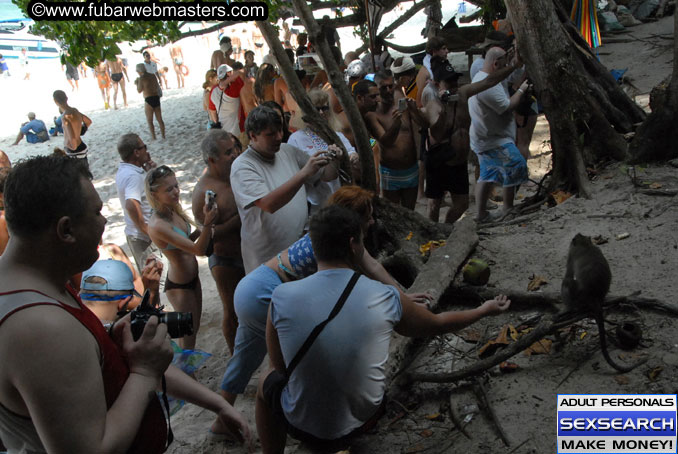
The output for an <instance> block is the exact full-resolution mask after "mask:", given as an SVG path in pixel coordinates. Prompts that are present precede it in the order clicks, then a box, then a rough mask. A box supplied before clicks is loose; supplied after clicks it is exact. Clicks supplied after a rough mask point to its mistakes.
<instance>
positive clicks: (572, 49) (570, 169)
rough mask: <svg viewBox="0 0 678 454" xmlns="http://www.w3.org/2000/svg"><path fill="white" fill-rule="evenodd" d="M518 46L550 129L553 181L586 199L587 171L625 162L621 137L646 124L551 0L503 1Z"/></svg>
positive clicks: (551, 185) (623, 144)
mask: <svg viewBox="0 0 678 454" xmlns="http://www.w3.org/2000/svg"><path fill="white" fill-rule="evenodd" d="M506 6H507V8H508V10H509V11H510V13H511V20H512V22H513V30H514V31H515V34H516V44H517V46H518V49H519V51H520V55H521V57H522V58H523V60H524V61H525V64H526V67H527V72H528V74H529V75H530V79H531V80H532V82H533V83H534V86H535V89H536V92H537V95H538V97H539V99H540V100H541V103H542V106H543V109H544V112H545V114H546V118H547V120H548V121H549V125H550V129H551V147H552V150H553V178H552V179H551V181H550V183H549V189H555V188H557V187H562V188H565V189H568V190H572V191H575V192H578V193H579V194H580V195H582V196H585V197H588V196H590V187H589V181H588V175H587V173H586V167H587V166H592V165H593V164H595V162H596V161H598V160H600V159H601V158H604V157H612V158H614V159H617V160H622V159H625V158H626V156H627V146H626V142H625V141H624V139H623V136H622V134H623V133H626V132H630V131H631V130H632V128H633V124H634V123H636V122H637V121H641V120H642V119H643V118H644V114H643V112H642V110H641V109H640V108H639V107H638V106H635V104H634V103H633V101H632V100H630V99H629V98H628V96H626V94H624V92H623V91H621V89H620V88H619V87H618V86H617V85H616V83H614V79H613V78H612V76H611V75H610V74H609V72H608V70H607V69H606V68H605V67H604V66H603V65H602V64H600V63H599V62H598V61H597V60H596V58H595V56H594V55H593V53H592V52H591V50H590V48H589V47H588V44H586V43H585V41H584V40H583V39H582V38H581V36H580V35H579V33H578V32H577V31H576V27H575V26H574V24H572V22H571V21H570V20H569V17H568V16H567V13H565V12H564V10H563V9H562V6H561V5H560V4H558V3H554V0H530V1H521V0H506Z"/></svg>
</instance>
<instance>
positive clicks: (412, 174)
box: [379, 163, 419, 191]
mask: <svg viewBox="0 0 678 454" xmlns="http://www.w3.org/2000/svg"><path fill="white" fill-rule="evenodd" d="M379 173H380V174H381V189H383V190H384V191H397V190H399V189H408V188H416V187H417V186H419V163H416V164H414V165H413V166H412V167H410V168H409V169H404V170H393V169H389V168H388V167H384V166H382V165H380V166H379Z"/></svg>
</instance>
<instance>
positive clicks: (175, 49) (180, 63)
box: [169, 44, 188, 88]
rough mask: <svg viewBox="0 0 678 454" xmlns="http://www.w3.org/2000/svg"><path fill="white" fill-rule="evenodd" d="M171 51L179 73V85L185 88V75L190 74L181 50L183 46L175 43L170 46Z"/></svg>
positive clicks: (176, 71)
mask: <svg viewBox="0 0 678 454" xmlns="http://www.w3.org/2000/svg"><path fill="white" fill-rule="evenodd" d="M169 53H170V58H171V59H172V65H174V72H175V73H177V87H178V88H184V75H188V67H187V66H186V65H185V64H184V53H183V52H182V50H181V46H180V45H178V44H175V45H173V46H172V47H170V49H169ZM184 72H185V73H186V74H184Z"/></svg>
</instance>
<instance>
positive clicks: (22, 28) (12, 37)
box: [0, 19, 61, 60]
mask: <svg viewBox="0 0 678 454" xmlns="http://www.w3.org/2000/svg"><path fill="white" fill-rule="evenodd" d="M32 22H33V21H32V20H31V19H8V20H0V54H2V56H3V57H5V58H19V56H20V55H21V50H22V49H26V55H27V56H28V58H29V59H31V60H42V59H50V58H59V57H60V56H61V47H60V46H59V45H58V44H57V43H56V42H54V41H52V40H49V39H45V38H43V37H42V36H36V35H33V34H31V33H30V31H29V26H30V24H31V23H32Z"/></svg>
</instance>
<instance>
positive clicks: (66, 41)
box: [12, 0, 284, 67]
mask: <svg viewBox="0 0 678 454" xmlns="http://www.w3.org/2000/svg"><path fill="white" fill-rule="evenodd" d="M174 1H176V0H174ZM179 1H186V2H189V1H191V0H179ZM208 1H209V0H208ZM264 1H265V3H267V4H268V7H269V21H270V20H272V21H274V22H275V21H276V20H277V14H276V13H277V10H278V9H279V8H280V7H281V6H282V5H283V4H284V3H283V1H284V0H264ZM12 2H13V3H14V4H16V5H17V6H18V7H19V8H21V10H22V11H23V12H24V13H25V14H26V16H28V14H27V7H28V3H29V0H12ZM74 3H75V2H74ZM31 33H33V34H35V35H41V36H44V37H45V38H48V39H52V40H54V41H56V42H58V43H59V44H60V45H61V46H62V47H63V49H64V50H65V51H68V53H69V55H68V57H66V58H67V59H68V60H69V61H70V62H71V63H72V64H74V65H77V64H79V63H80V62H82V61H84V62H85V63H86V64H87V65H88V66H92V67H93V66H96V65H97V64H98V63H99V62H101V61H103V60H105V59H107V58H115V55H116V54H119V53H120V49H119V48H118V43H121V42H124V41H130V42H133V41H137V40H149V41H150V42H151V43H153V44H158V45H164V44H167V43H168V42H172V41H176V40H179V39H181V31H180V30H179V21H36V22H35V24H34V25H33V26H32V27H31Z"/></svg>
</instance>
